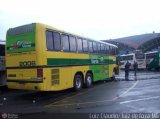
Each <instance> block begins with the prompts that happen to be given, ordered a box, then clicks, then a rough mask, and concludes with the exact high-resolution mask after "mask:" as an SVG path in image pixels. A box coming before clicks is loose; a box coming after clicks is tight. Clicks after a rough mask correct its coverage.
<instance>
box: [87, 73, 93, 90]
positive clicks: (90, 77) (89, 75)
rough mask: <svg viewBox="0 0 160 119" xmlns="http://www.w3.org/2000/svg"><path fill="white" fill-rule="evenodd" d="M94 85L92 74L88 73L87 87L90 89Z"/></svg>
mask: <svg viewBox="0 0 160 119" xmlns="http://www.w3.org/2000/svg"><path fill="white" fill-rule="evenodd" d="M92 83H93V75H92V74H91V73H87V74H86V77H85V87H86V88H89V87H91V86H92Z"/></svg>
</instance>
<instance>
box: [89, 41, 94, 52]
mask: <svg viewBox="0 0 160 119" xmlns="http://www.w3.org/2000/svg"><path fill="white" fill-rule="evenodd" d="M88 48H89V52H90V53H92V52H93V42H92V41H89V42H88Z"/></svg>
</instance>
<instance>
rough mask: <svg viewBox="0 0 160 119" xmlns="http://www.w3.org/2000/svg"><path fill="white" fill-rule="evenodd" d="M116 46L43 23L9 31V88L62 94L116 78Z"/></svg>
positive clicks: (7, 54)
mask: <svg viewBox="0 0 160 119" xmlns="http://www.w3.org/2000/svg"><path fill="white" fill-rule="evenodd" d="M116 51H117V46H115V45H111V44H109V43H104V42H100V41H95V40H92V39H89V38H85V37H81V36H79V35H75V34H72V33H69V32H65V31H62V30H59V29H56V28H54V27H51V26H48V25H44V24H41V23H32V24H28V25H23V26H19V27H15V28H10V29H9V30H8V31H7V35H6V67H7V85H8V88H11V89H25V90H39V91H59V90H64V89H68V88H74V89H75V90H80V89H81V88H82V87H83V86H85V87H91V86H92V83H93V82H95V81H99V80H104V79H106V78H112V77H114V70H115V68H116V66H117V65H116Z"/></svg>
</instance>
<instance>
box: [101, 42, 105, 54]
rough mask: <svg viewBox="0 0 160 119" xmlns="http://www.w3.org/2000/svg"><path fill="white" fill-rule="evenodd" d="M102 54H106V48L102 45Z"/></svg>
mask: <svg viewBox="0 0 160 119" xmlns="http://www.w3.org/2000/svg"><path fill="white" fill-rule="evenodd" d="M101 53H102V54H104V53H105V46H104V45H103V44H101Z"/></svg>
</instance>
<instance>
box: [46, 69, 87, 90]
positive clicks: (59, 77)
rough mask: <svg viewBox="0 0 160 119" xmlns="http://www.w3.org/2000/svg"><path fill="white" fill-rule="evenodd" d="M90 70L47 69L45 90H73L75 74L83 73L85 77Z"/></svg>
mask: <svg viewBox="0 0 160 119" xmlns="http://www.w3.org/2000/svg"><path fill="white" fill-rule="evenodd" d="M88 70H89V67H88V66H75V67H55V68H45V69H44V77H45V83H44V87H45V89H44V90H48V91H50V90H54V91H58V90H64V89H68V88H72V87H73V82H74V76H75V74H76V73H77V72H82V73H83V76H85V73H86V72H87V71H88Z"/></svg>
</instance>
